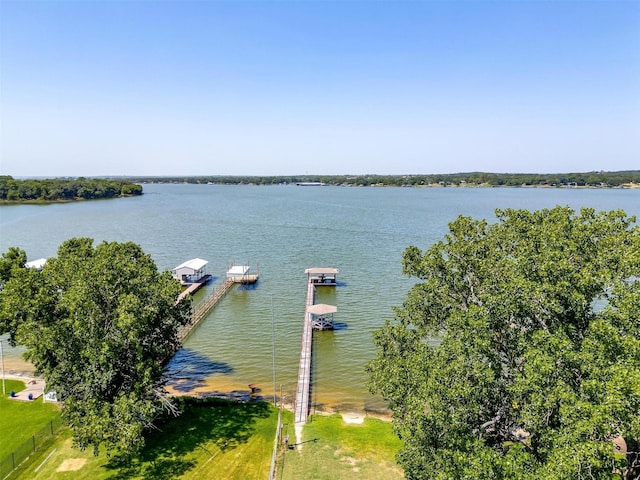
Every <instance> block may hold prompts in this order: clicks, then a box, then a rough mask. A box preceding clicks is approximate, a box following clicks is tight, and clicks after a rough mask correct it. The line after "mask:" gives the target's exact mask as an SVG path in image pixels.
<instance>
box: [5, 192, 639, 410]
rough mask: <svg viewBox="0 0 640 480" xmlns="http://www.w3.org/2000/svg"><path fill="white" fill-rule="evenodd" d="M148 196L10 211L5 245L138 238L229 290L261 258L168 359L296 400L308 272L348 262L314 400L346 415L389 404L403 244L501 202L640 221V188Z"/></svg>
mask: <svg viewBox="0 0 640 480" xmlns="http://www.w3.org/2000/svg"><path fill="white" fill-rule="evenodd" d="M144 192H145V194H144V195H143V196H141V197H136V198H126V199H117V200H104V201H92V202H77V203H68V204H53V205H19V206H1V207H0V248H1V250H2V252H5V251H6V250H7V249H8V248H9V247H10V246H18V247H20V248H22V249H24V250H25V251H26V252H27V255H28V257H29V260H34V259H37V258H41V257H49V256H54V255H55V254H56V250H57V248H58V246H59V245H60V244H61V243H62V242H63V241H64V240H66V239H68V238H71V237H91V238H93V239H95V242H96V244H97V243H98V242H100V241H102V240H109V241H133V242H135V243H138V244H140V245H141V246H142V248H143V249H144V250H145V251H146V252H148V253H150V254H151V256H152V257H153V258H154V260H155V262H156V264H157V265H158V268H160V269H162V270H170V269H171V268H173V267H175V266H176V265H178V264H180V263H182V262H183V261H185V260H188V259H190V258H194V257H200V258H204V259H207V260H208V261H209V265H208V273H211V274H212V275H214V277H215V279H214V281H213V282H211V283H210V284H209V285H208V286H207V288H206V289H203V290H201V291H200V292H198V293H197V294H196V296H195V298H194V301H195V303H196V304H197V303H199V302H202V301H203V300H204V298H205V296H206V295H207V294H209V293H210V292H211V291H212V289H214V288H216V287H217V286H219V285H220V283H221V279H222V276H223V275H224V273H225V271H226V269H227V266H228V265H229V264H230V263H231V262H235V263H245V262H249V263H251V265H253V266H255V265H257V266H259V270H260V281H259V282H258V284H257V285H256V287H255V288H250V289H244V288H240V287H235V288H234V289H233V290H232V291H231V292H230V293H228V294H227V296H226V297H225V298H224V299H223V300H222V301H221V303H219V304H218V306H217V307H216V308H215V309H214V310H213V311H212V312H211V313H210V314H209V316H208V317H207V318H206V319H205V320H204V321H203V323H202V324H201V325H200V326H199V328H198V329H197V330H196V331H195V332H194V333H193V335H191V336H190V337H189V338H188V339H187V341H186V342H185V346H184V348H183V349H182V350H181V351H180V352H179V353H178V354H177V356H176V357H175V358H174V359H173V360H172V362H171V363H170V364H169V377H170V379H171V381H170V383H171V385H172V386H173V388H175V389H177V390H189V389H193V388H195V389H196V390H199V391H211V390H216V391H234V390H245V391H246V390H247V389H248V388H247V385H248V384H250V383H255V384H258V385H259V386H260V387H261V388H262V394H263V395H266V396H269V395H271V393H272V391H273V368H272V350H273V343H272V328H274V329H275V346H276V348H275V351H276V385H277V389H278V390H279V389H280V386H282V390H283V392H284V393H285V394H287V395H288V396H289V398H291V397H292V395H293V392H294V391H295V382H296V377H297V364H298V354H299V345H300V335H301V332H302V321H303V316H304V309H305V294H306V286H305V281H306V276H305V274H304V270H305V269H306V268H308V267H336V268H339V269H340V274H339V275H338V280H339V286H338V287H337V288H335V289H329V288H323V289H321V290H322V291H321V292H320V298H319V300H320V301H321V302H322V303H330V304H334V305H337V307H338V313H336V314H335V316H334V320H335V322H336V324H337V326H338V328H337V329H336V330H334V331H325V332H317V333H316V334H315V335H314V357H313V392H312V398H313V401H314V402H315V403H316V404H317V405H318V406H321V407H326V408H331V409H340V410H361V409H363V408H366V409H372V410H376V409H381V408H383V406H384V404H383V402H382V400H381V399H380V398H377V397H374V396H372V395H370V394H369V393H368V391H367V389H366V380H367V376H366V373H365V370H364V369H365V365H366V364H367V362H368V361H369V360H370V359H372V358H373V357H374V356H375V350H374V347H373V342H372V332H373V330H375V329H376V328H378V327H380V326H381V325H383V324H384V322H385V321H387V320H392V319H393V317H394V314H393V310H392V309H393V307H394V306H398V305H401V304H402V302H403V299H404V297H405V295H406V292H407V290H408V289H409V288H410V286H411V283H412V282H411V280H410V279H408V278H406V277H404V276H403V275H402V272H401V255H402V251H403V250H404V249H405V248H406V247H407V246H409V245H416V246H418V247H420V248H422V249H425V248H428V247H429V246H430V245H432V244H433V243H434V242H436V241H438V240H439V239H441V238H442V237H443V235H444V234H445V233H446V231H447V224H448V223H449V222H450V221H452V220H454V219H455V218H456V217H457V216H458V215H461V214H462V215H470V216H473V217H483V218H495V217H494V213H493V212H494V210H495V209H496V208H527V209H540V208H551V207H553V206H555V205H569V206H571V207H573V208H575V209H579V208H581V207H593V208H596V209H597V210H611V209H623V210H625V211H626V212H627V213H628V214H633V215H637V216H639V217H640V189H636V190H627V189H625V190H623V189H614V190H607V189H542V188H341V187H296V186H268V187H259V186H218V185H145V186H144ZM2 338H3V339H4V340H3V344H4V353H5V367H6V369H7V371H9V370H13V371H21V370H27V371H28V370H29V365H28V364H26V363H24V362H22V361H21V360H20V359H19V356H20V353H21V350H20V349H19V348H18V349H10V348H8V347H7V343H6V341H5V340H6V337H2Z"/></svg>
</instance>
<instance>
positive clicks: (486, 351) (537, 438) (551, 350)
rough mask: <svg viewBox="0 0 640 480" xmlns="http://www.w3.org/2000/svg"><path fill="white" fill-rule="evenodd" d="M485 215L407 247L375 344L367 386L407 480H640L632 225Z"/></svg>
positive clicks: (570, 217) (639, 286)
mask: <svg viewBox="0 0 640 480" xmlns="http://www.w3.org/2000/svg"><path fill="white" fill-rule="evenodd" d="M496 215H497V222H493V223H489V222H488V221H486V220H476V219H472V218H469V217H462V216H461V217H459V218H458V219H457V220H455V221H454V222H452V223H451V224H450V225H449V233H448V234H447V235H446V237H445V238H444V240H442V241H440V242H438V243H437V244H435V245H434V246H432V247H431V248H429V249H428V250H426V251H424V252H423V251H421V250H420V249H418V248H417V247H415V246H412V247H409V248H407V249H406V250H405V252H404V254H403V271H404V273H405V274H407V275H409V276H412V277H415V278H416V280H417V282H416V284H415V285H414V286H413V287H412V288H411V290H410V291H409V292H408V295H407V298H406V300H405V302H404V304H403V305H402V306H401V307H399V308H397V309H396V321H395V322H387V324H386V325H385V326H384V327H383V328H381V329H380V330H378V331H377V332H375V334H374V341H375V343H376V346H377V352H378V353H377V358H376V359H375V360H373V361H372V362H371V363H370V365H369V366H368V370H369V372H370V388H371V390H372V391H373V392H380V393H381V394H382V395H383V396H384V397H385V398H386V399H387V400H388V402H389V405H390V408H391V409H392V411H393V417H394V428H395V431H396V433H397V434H398V435H399V436H400V437H401V438H402V439H403V440H404V447H403V450H402V451H401V452H400V454H399V458H398V459H399V462H400V463H401V465H402V466H403V468H404V469H405V474H406V477H407V478H408V479H422V478H425V479H445V478H446V479H449V478H468V479H473V478H477V479H481V478H482V479H484V478H494V479H507V478H530V479H547V478H552V479H578V478H612V476H613V477H615V476H617V477H618V478H625V479H631V478H640V477H639V476H640V457H639V455H638V451H639V450H640V446H639V444H638V440H640V414H639V413H640V320H639V318H640V282H639V281H638V279H639V278H640V230H639V228H638V226H637V225H635V218H632V217H627V216H626V214H625V213H624V212H622V211H612V212H600V213H596V212H595V211H594V210H592V209H583V210H581V211H580V212H579V213H576V212H575V211H572V210H571V209H569V208H567V207H556V208H553V209H547V210H541V211H536V212H529V211H526V210H511V209H509V210H504V211H500V210H498V211H497V212H496ZM614 440H615V441H616V442H617V443H618V444H623V443H626V449H627V451H628V453H627V454H626V455H624V454H622V453H620V452H624V450H625V447H624V446H623V447H622V448H621V449H620V450H616V448H614V443H613V441H614Z"/></svg>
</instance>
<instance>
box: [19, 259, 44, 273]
mask: <svg viewBox="0 0 640 480" xmlns="http://www.w3.org/2000/svg"><path fill="white" fill-rule="evenodd" d="M45 263H47V259H46V258H39V259H37V260H32V261H30V262H27V263H25V264H24V266H25V267H27V268H35V269H36V270H42V267H44V264H45Z"/></svg>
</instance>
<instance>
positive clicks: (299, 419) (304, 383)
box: [294, 268, 338, 435]
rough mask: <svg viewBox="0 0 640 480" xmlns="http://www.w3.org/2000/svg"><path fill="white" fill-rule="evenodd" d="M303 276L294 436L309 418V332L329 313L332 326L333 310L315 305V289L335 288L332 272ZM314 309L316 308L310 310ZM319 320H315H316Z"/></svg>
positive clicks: (322, 270) (314, 270)
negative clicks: (302, 304) (303, 299)
mask: <svg viewBox="0 0 640 480" xmlns="http://www.w3.org/2000/svg"><path fill="white" fill-rule="evenodd" d="M305 273H306V274H307V299H306V304H305V312H304V324H303V327H302V340H301V342H300V363H299V365H298V385H297V387H296V399H295V404H294V423H295V425H296V435H297V434H298V430H301V426H302V425H304V424H305V423H306V422H307V417H308V416H309V407H310V405H311V402H310V389H311V356H312V346H313V330H314V329H320V328H321V327H320V325H321V324H324V325H325V328H329V327H328V325H329V324H328V323H327V322H328V320H327V315H328V314H329V313H330V314H331V315H332V316H331V321H330V325H331V327H332V326H333V313H334V312H335V311H337V308H336V307H334V306H332V305H322V304H318V305H316V304H315V294H316V286H335V285H336V275H337V274H338V269H336V268H309V269H307V270H305ZM314 307H316V308H314ZM318 317H319V318H318Z"/></svg>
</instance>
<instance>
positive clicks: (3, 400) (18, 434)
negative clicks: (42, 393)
mask: <svg viewBox="0 0 640 480" xmlns="http://www.w3.org/2000/svg"><path fill="white" fill-rule="evenodd" d="M5 388H6V391H7V394H6V395H1V393H2V392H1V390H0V439H2V441H0V460H1V459H3V458H5V457H6V456H7V455H9V454H10V453H11V452H13V451H14V450H15V449H17V448H18V447H19V446H21V445H22V444H23V443H24V442H26V441H27V440H29V439H30V438H31V437H32V436H33V435H35V434H36V433H37V432H38V431H40V430H41V429H42V428H44V427H46V426H47V424H48V423H49V422H50V421H51V420H53V419H54V418H56V417H57V416H58V415H59V414H60V409H59V407H58V406H57V405H56V404H53V403H45V402H43V400H42V397H40V398H38V399H37V400H33V401H31V402H23V401H20V400H9V392H10V391H11V390H13V391H14V392H20V391H22V390H24V389H25V388H26V387H25V384H24V382H22V381H20V380H5Z"/></svg>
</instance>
